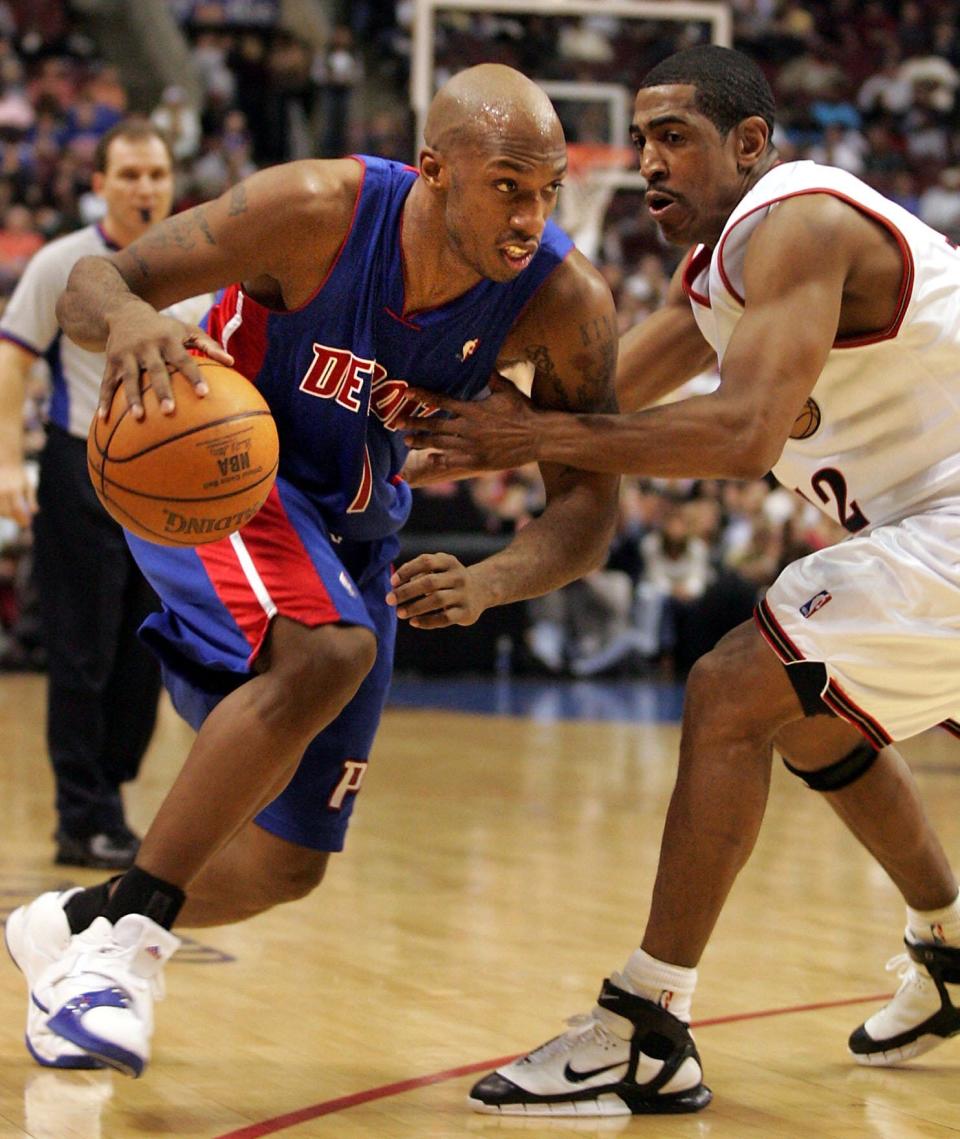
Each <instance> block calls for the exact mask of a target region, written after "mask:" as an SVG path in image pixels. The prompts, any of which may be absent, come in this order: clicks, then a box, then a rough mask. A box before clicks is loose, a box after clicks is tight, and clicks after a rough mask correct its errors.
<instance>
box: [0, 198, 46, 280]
mask: <svg viewBox="0 0 960 1139" xmlns="http://www.w3.org/2000/svg"><path fill="white" fill-rule="evenodd" d="M42 245H43V235H42V234H41V233H39V232H38V231H37V228H36V225H35V223H34V220H33V214H32V213H31V212H30V210H28V209H27V207H26V206H20V205H13V206H10V207H9V208H8V209H7V210H6V211H5V212H4V215H3V225H2V227H0V289H2V291H3V293H4V294H5V295H6V294H7V293H9V292H11V291H12V289H13V286H14V285H15V284H16V282H17V281H18V280H19V279H20V274H21V273H22V272H23V270H24V268H25V267H26V264H27V262H28V261H29V260H30V258H31V257H32V256H33V255H34V253H36V252H37V250H38V249H39V248H40V247H41V246H42Z"/></svg>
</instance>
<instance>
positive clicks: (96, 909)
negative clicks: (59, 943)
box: [63, 874, 120, 933]
mask: <svg viewBox="0 0 960 1139" xmlns="http://www.w3.org/2000/svg"><path fill="white" fill-rule="evenodd" d="M119 878H120V875H119V874H117V875H115V876H114V877H113V878H109V879H107V881H106V882H101V883H100V885H99V886H88V887H87V889H86V890H81V891H80V893H79V894H74V895H73V897H72V898H71V899H70V900H69V901H68V902H67V904H66V905H65V906H64V907H63V912H64V913H65V914H66V915H67V922H68V923H69V925H70V932H71V933H82V932H83V931H84V930H85V929H86V928H87V927H88V926H89V925H90V923H91V922H92V921H93V919H94V918H98V917H100V915H101V914H102V913H103V911H104V910H105V909H106V908H107V902H108V901H109V900H110V887H111V886H112V885H113V883H114V882H116V881H117V880H118V879H119Z"/></svg>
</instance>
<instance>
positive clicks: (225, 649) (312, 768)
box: [127, 479, 397, 851]
mask: <svg viewBox="0 0 960 1139" xmlns="http://www.w3.org/2000/svg"><path fill="white" fill-rule="evenodd" d="M127 541H128V542H129V545H130V548H131V550H132V551H133V555H134V557H135V558H136V560H137V563H138V565H139V566H140V568H141V569H142V570H143V572H144V574H145V575H146V577H147V578H148V579H149V581H150V583H151V584H152V585H153V587H154V589H155V590H156V592H157V594H158V596H159V597H160V600H161V601H162V603H163V609H162V611H161V612H159V613H155V614H152V615H151V616H150V617H148V618H147V620H146V621H145V622H144V624H143V625H142V626H141V629H140V635H141V637H142V638H143V640H144V641H145V642H146V643H147V644H148V645H149V646H150V647H151V648H152V649H153V650H154V652H155V653H156V654H157V656H158V657H159V658H160V662H161V666H162V669H163V679H164V684H165V685H166V687H167V689H168V691H169V692H170V696H171V699H172V701H173V704H174V707H175V708H176V709H177V711H178V712H179V714H180V715H181V716H183V718H184V719H185V720H186V721H187V722H188V723H189V724H190V725H191V726H192V727H193V728H194V729H199V727H200V725H201V724H202V723H203V721H204V720H205V719H206V717H207V716H208V715H209V714H210V712H211V711H212V709H213V708H214V707H216V705H217V704H219V702H220V701H221V700H222V699H223V698H224V697H225V696H227V695H228V694H229V693H230V692H232V691H234V690H235V689H236V688H237V687H239V686H240V685H241V684H243V683H244V682H245V681H246V680H248V679H249V678H250V677H251V675H253V672H252V668H253V664H254V662H255V660H256V658H257V654H258V653H259V652H260V649H261V648H262V646H263V643H264V639H265V638H266V635H267V632H268V630H269V628H270V622H271V621H272V620H273V618H274V617H275V616H278V615H279V616H284V617H289V618H291V619H292V620H294V621H299V622H300V623H301V624H304V625H307V626H311V627H313V626H316V625H323V624H334V623H337V624H345V625H361V626H363V627H364V628H366V629H370V631H371V632H372V633H373V634H374V635H375V636H376V638H377V659H376V663H375V664H374V666H373V668H372V669H371V670H370V672H369V673H368V675H367V676H366V678H365V679H364V681H363V683H362V684H361V686H360V688H359V690H358V691H357V693H356V695H355V696H354V697H353V699H352V700H351V701H350V703H349V704H348V705H347V706H346V707H345V708H344V709H343V711H342V712H341V713H340V715H339V716H338V717H337V718H336V719H335V720H334V721H333V722H332V723H330V724H329V725H328V726H327V727H326V728H324V730H323V731H322V732H320V734H319V735H317V736H316V737H315V738H314V739H313V740H312V741H311V743H310V744H309V745H308V747H307V749H306V751H305V752H304V754H303V758H302V760H301V761H300V765H299V767H298V768H297V771H296V774H295V775H294V777H293V779H292V780H291V782H290V784H289V785H288V786H287V788H286V789H285V790H284V791H283V792H282V793H281V794H280V795H279V796H278V797H277V798H276V799H275V800H274V801H273V802H272V803H270V804H269V805H268V806H267V807H265V808H264V809H263V810H262V811H261V812H260V814H259V815H258V816H257V819H256V821H257V823H258V824H259V825H260V826H262V827H263V828H264V829H265V830H267V831H269V832H270V833H271V834H275V835H278V836H279V837H280V838H284V839H287V840H288V841H290V842H294V843H297V844H298V845H300V846H307V847H311V848H313V849H315V850H329V851H337V850H342V849H343V845H344V839H345V836H346V830H347V824H348V823H349V820H350V815H351V814H352V812H353V805H354V801H355V799H356V796H357V792H358V791H359V789H360V785H361V783H362V781H363V776H364V773H365V771H366V766H367V761H368V759H369V755H370V749H371V747H372V744H373V739H374V736H375V734H376V731H377V727H378V725H379V722H380V716H381V713H382V711H383V706H384V703H385V701H386V697H387V691H388V688H389V684H390V675H391V672H392V669H393V649H394V639H395V634H396V613H395V611H394V610H393V609H392V608H391V607H390V606H388V605H387V604H386V601H385V597H386V594H387V592H388V590H389V588H390V568H391V563H392V561H393V558H394V557H395V555H396V550H397V540H396V538H395V537H393V536H391V537H389V538H386V539H381V540H378V541H375V542H348V541H347V540H346V539H343V540H341V539H339V538H338V537H337V535H335V534H331V533H330V531H329V529H328V528H327V526H326V524H325V522H324V520H323V518H322V517H321V515H320V513H319V512H318V511H317V509H316V508H315V507H314V506H313V505H312V503H311V502H310V501H309V500H308V499H307V498H306V496H305V495H303V494H302V493H301V492H300V491H298V490H297V489H296V488H295V487H293V486H291V485H290V484H289V483H287V482H286V481H285V480H282V479H278V480H277V483H276V485H275V486H274V488H273V490H272V491H271V492H270V496H269V498H268V499H267V502H266V503H265V505H264V506H263V508H262V509H261V510H260V512H259V513H258V514H257V515H256V516H255V517H254V518H253V519H252V520H251V521H250V522H248V523H247V525H246V526H244V527H243V529H242V530H241V531H239V532H238V533H236V534H231V535H230V536H229V537H226V538H222V539H220V540H219V541H217V542H211V543H209V544H208V545H205V546H197V547H195V548H181V547H168V546H158V545H154V544H153V543H151V542H145V541H143V540H142V539H140V538H137V537H135V536H134V535H132V534H128V535H127Z"/></svg>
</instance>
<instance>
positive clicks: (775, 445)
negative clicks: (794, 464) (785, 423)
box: [722, 411, 784, 479]
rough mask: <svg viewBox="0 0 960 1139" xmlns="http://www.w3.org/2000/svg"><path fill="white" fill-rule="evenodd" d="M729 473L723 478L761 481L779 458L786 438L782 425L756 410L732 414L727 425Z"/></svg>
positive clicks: (727, 463)
mask: <svg viewBox="0 0 960 1139" xmlns="http://www.w3.org/2000/svg"><path fill="white" fill-rule="evenodd" d="M725 436H726V439H727V441H728V451H727V461H726V462H725V463H724V464H723V465H724V466H725V467H726V468H727V470H726V471H725V472H724V475H723V476H722V477H726V478H733V479H759V478H763V476H764V475H765V474H766V473H767V472H768V471H769V470H770V468H771V467H772V466H773V465H774V464H775V463H776V461H777V460H778V459H779V458H780V452H781V451H782V450H783V442H784V441H783V437H782V431H781V428H780V427H779V425H777V424H774V423H772V422H770V421H769V419H768V417H767V416H765V415H764V414H762V413H758V412H756V411H750V412H747V413H744V414H733V415H731V416H730V417H729V420H728V422H727V424H726V432H725Z"/></svg>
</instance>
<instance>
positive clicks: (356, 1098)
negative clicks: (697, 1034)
mask: <svg viewBox="0 0 960 1139" xmlns="http://www.w3.org/2000/svg"><path fill="white" fill-rule="evenodd" d="M890 996H891V994H890V993H874V994H873V995H872V996H869V997H847V998H845V999H844V1000H842V1001H818V1002H817V1003H816V1004H809V1005H790V1006H787V1007H785V1008H770V1009H759V1010H757V1011H756V1012H737V1013H731V1014H730V1015H729V1016H715V1017H711V1018H710V1019H708V1020H695V1021H694V1022H693V1025H692V1027H693V1028H710V1027H711V1026H712V1025H715V1024H734V1023H736V1022H737V1021H742V1020H762V1019H763V1018H764V1017H768V1016H788V1015H790V1014H791V1013H795V1012H814V1011H816V1010H817V1009H825V1008H841V1007H843V1006H844V1005H862V1004H866V1003H867V1002H868V1001H869V1002H874V1001H886V1000H889V999H890ZM515 1059H516V1056H501V1057H500V1058H499V1059H497V1060H482V1061H481V1062H480V1063H478V1064H465V1065H464V1066H463V1067H462V1068H447V1070H446V1071H444V1072H434V1073H433V1074H432V1075H429V1076H416V1077H415V1078H414V1079H412V1080H400V1081H398V1082H397V1083H395V1084H382V1085H381V1086H380V1087H378V1088H367V1089H366V1090H365V1091H361V1092H353V1094H352V1095H345V1096H340V1097H339V1098H338V1099H328V1100H325V1101H324V1102H323V1103H314V1104H311V1105H310V1106H309V1107H301V1108H299V1110H297V1111H290V1112H287V1114H286V1115H277V1116H274V1118H273V1119H265V1120H263V1122H262V1123H251V1124H249V1125H248V1126H246V1127H241V1128H240V1129H239V1131H228V1132H227V1133H226V1134H225V1135H218V1136H216V1139H263V1137H264V1136H265V1135H276V1134H278V1132H280V1131H286V1130H287V1129H288V1128H290V1127H296V1126H297V1125H298V1124H301V1123H308V1122H309V1121H310V1120H311V1119H319V1118H320V1117H321V1116H323V1115H333V1114H334V1113H335V1112H338V1111H346V1110H347V1108H350V1107H357V1106H358V1105H359V1104H361V1103H373V1102H374V1101H376V1100H378V1099H389V1098H390V1096H395V1095H402V1094H403V1093H404V1092H409V1091H413V1090H414V1089H415V1088H426V1087H429V1086H430V1085H431V1084H442V1083H443V1082H444V1081H445V1080H456V1079H459V1078H460V1077H461V1076H472V1075H473V1074H474V1073H475V1072H486V1071H489V1070H490V1069H491V1068H499V1067H500V1065H501V1064H509V1063H510V1061H511V1060H515Z"/></svg>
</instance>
